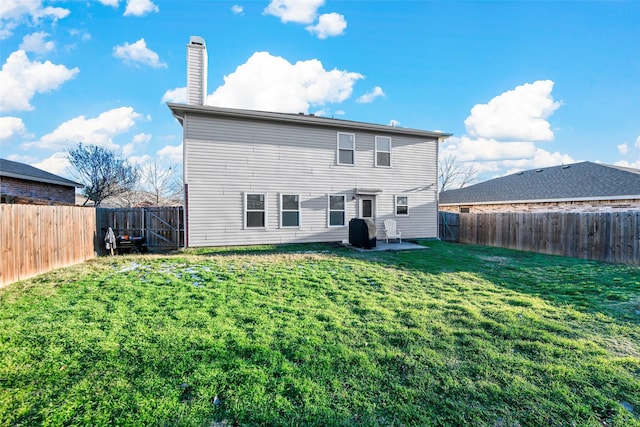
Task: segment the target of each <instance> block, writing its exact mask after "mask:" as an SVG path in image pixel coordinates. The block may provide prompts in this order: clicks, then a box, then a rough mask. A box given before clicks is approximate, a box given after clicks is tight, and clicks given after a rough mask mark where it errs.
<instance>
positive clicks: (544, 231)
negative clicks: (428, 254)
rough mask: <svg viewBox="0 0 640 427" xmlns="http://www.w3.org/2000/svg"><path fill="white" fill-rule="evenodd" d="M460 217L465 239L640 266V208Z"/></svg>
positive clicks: (496, 213) (459, 223)
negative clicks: (627, 210) (631, 209)
mask: <svg viewBox="0 0 640 427" xmlns="http://www.w3.org/2000/svg"><path fill="white" fill-rule="evenodd" d="M441 220H442V217H441ZM456 220H457V227H458V240H459V241H460V242H461V243H469V244H476V245H488V246H500V247H505V248H510V249H517V250H523V251H530V252H541V253H547V254H552V255H564V256H570V257H574V258H584V259H590V260H599V261H604V262H613V263H624V264H636V265H640V212H586V213H580V212H535V213H532V212H494V213H464V214H459V215H458V217H457V218H456Z"/></svg>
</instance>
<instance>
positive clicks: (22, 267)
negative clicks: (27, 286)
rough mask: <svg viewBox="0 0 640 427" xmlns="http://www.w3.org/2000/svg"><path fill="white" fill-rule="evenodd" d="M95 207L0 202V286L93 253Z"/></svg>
mask: <svg viewBox="0 0 640 427" xmlns="http://www.w3.org/2000/svg"><path fill="white" fill-rule="evenodd" d="M97 243H98V242H97V239H96V215H95V209H93V208H84V207H79V206H35V205H9V204H0V255H1V257H0V258H1V264H0V265H1V266H2V269H0V287H1V286H5V285H8V284H9V283H12V282H16V281H18V280H24V279H27V278H29V277H33V276H35V275H37V274H40V273H45V272H47V271H50V270H53V269H55V268H58V267H66V266H69V265H73V264H76V263H79V262H82V261H86V260H88V259H91V258H94V257H95V256H96V250H95V248H96V245H97Z"/></svg>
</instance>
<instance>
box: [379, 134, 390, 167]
mask: <svg viewBox="0 0 640 427" xmlns="http://www.w3.org/2000/svg"><path fill="white" fill-rule="evenodd" d="M376 166H385V167H391V138H389V137H386V136H376Z"/></svg>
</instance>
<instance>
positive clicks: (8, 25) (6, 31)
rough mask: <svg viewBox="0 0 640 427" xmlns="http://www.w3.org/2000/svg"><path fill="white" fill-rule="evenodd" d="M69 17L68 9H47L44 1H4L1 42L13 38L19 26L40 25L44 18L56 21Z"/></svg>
mask: <svg viewBox="0 0 640 427" xmlns="http://www.w3.org/2000/svg"><path fill="white" fill-rule="evenodd" d="M67 15H69V10H68V9H64V8H61V7H52V6H46V7H45V6H44V5H43V4H42V0H2V2H0V40H2V39H6V38H8V37H9V36H11V35H12V34H13V30H14V29H15V28H16V27H18V25H21V24H24V23H32V24H38V23H39V21H40V20H41V19H44V18H49V19H52V20H53V21H56V20H58V19H62V18H64V17H66V16H67Z"/></svg>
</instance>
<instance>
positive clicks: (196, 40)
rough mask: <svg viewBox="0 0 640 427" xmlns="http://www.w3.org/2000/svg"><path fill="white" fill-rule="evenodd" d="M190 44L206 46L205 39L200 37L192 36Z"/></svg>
mask: <svg viewBox="0 0 640 427" xmlns="http://www.w3.org/2000/svg"><path fill="white" fill-rule="evenodd" d="M189 44H197V45H200V46H205V44H204V39H203V38H202V37H200V36H191V38H189Z"/></svg>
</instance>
